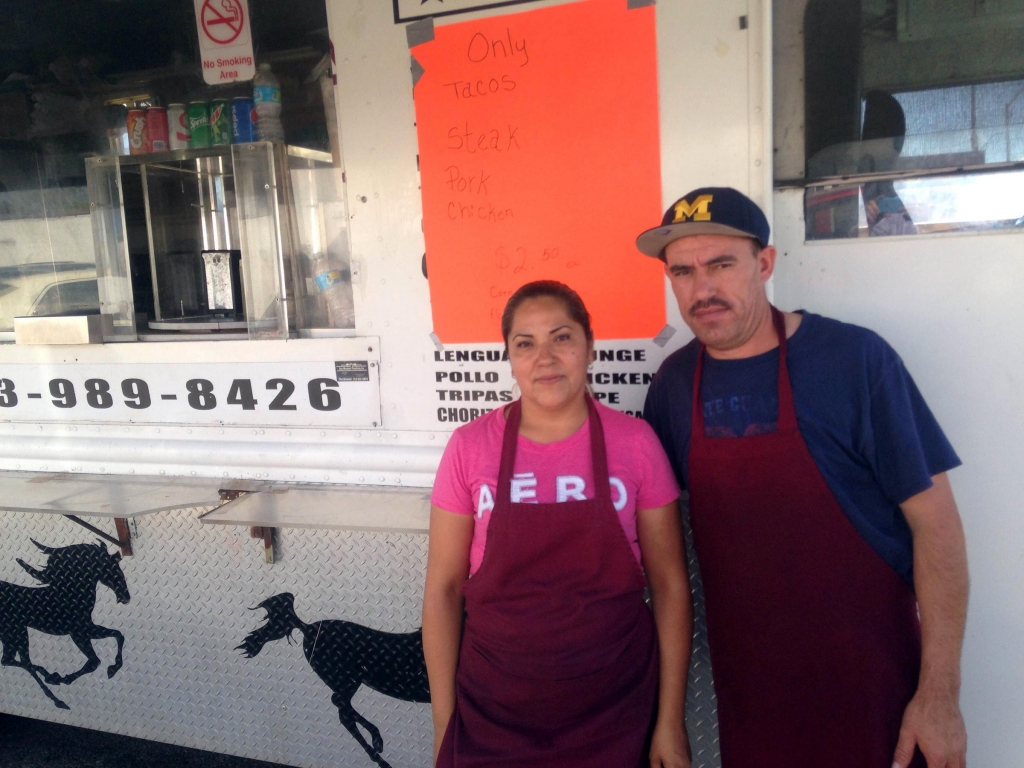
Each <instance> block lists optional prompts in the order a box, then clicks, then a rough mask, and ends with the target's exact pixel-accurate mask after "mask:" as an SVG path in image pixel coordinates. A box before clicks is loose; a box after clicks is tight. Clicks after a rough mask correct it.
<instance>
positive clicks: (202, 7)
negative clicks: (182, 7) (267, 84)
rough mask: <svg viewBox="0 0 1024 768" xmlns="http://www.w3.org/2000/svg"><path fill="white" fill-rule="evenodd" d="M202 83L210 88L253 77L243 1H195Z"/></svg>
mask: <svg viewBox="0 0 1024 768" xmlns="http://www.w3.org/2000/svg"><path fill="white" fill-rule="evenodd" d="M195 9H196V31H197V32H198V34H199V52H200V55H201V56H202V59H203V80H205V81H206V82H207V83H209V84H210V85H217V84H219V83H233V82H235V81H237V80H251V79H252V78H253V77H254V76H255V75H256V65H255V61H254V60H253V53H252V32H251V31H250V28H249V7H248V5H247V4H246V1H245V0H195Z"/></svg>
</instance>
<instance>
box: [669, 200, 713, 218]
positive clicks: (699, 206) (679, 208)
mask: <svg viewBox="0 0 1024 768" xmlns="http://www.w3.org/2000/svg"><path fill="white" fill-rule="evenodd" d="M713 198H714V195H701V196H700V197H698V198H697V199H696V200H694V201H693V203H688V202H686V200H680V201H679V202H678V203H676V217H675V218H674V219H672V223H673V224H678V223H679V222H680V221H686V220H687V219H691V218H692V219H693V220H694V221H711V213H710V212H709V211H708V205H710V204H711V200H712V199H713Z"/></svg>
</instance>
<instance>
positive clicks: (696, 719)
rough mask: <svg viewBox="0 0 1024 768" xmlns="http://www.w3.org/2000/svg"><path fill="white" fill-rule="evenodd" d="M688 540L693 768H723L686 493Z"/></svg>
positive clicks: (685, 531) (688, 696)
mask: <svg viewBox="0 0 1024 768" xmlns="http://www.w3.org/2000/svg"><path fill="white" fill-rule="evenodd" d="M679 502H680V507H681V509H682V514H683V534H684V536H685V539H686V562H687V566H688V567H689V570H690V590H691V591H692V592H693V651H692V653H691V656H690V677H689V681H688V682H687V686H686V730H687V733H688V734H689V736H690V750H691V752H692V754H693V768H721V765H722V755H721V751H720V750H719V747H718V699H717V698H716V697H715V688H714V681H713V679H712V676H711V653H710V652H709V651H708V628H707V621H706V620H705V618H704V585H703V583H702V582H701V578H700V567H699V566H698V565H697V555H696V554H695V552H694V550H693V529H692V528H691V527H690V505H689V500H688V497H687V494H686V492H685V491H684V492H683V498H682V499H680V500H679Z"/></svg>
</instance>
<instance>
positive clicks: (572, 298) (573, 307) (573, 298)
mask: <svg viewBox="0 0 1024 768" xmlns="http://www.w3.org/2000/svg"><path fill="white" fill-rule="evenodd" d="M548 296H549V297H551V298H552V299H558V300H559V301H560V302H562V304H564V305H565V311H566V312H568V313H569V317H571V318H572V319H573V320H575V321H576V322H577V323H579V324H580V325H581V326H583V333H584V334H585V335H586V337H587V341H593V340H594V331H593V329H592V328H591V327H590V313H589V312H587V307H586V305H584V303H583V299H581V298H580V295H579V294H578V293H576V291H574V290H573V289H572V288H570V287H569V286H568V285H566V284H565V283H560V282H558V281H557V280H536V281H534V282H532V283H527V284H526V285H524V286H523V287H522V288H520V289H519V290H518V291H516V292H515V293H513V294H512V295H511V296H510V297H509V300H508V303H507V304H505V311H504V312H502V313H501V336H502V338H504V339H505V349H508V335H509V334H510V333H512V320H513V319H515V316H516V310H517V309H519V307H520V305H521V304H522V303H523V302H524V301H527V300H528V299H539V298H543V297H548Z"/></svg>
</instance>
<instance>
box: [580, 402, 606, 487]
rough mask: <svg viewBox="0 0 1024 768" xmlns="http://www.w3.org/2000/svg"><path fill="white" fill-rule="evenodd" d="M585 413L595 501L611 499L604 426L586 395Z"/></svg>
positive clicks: (594, 406)
mask: <svg viewBox="0 0 1024 768" xmlns="http://www.w3.org/2000/svg"><path fill="white" fill-rule="evenodd" d="M586 398H587V412H588V413H589V415H590V460H591V463H592V464H593V474H594V487H595V488H596V490H595V491H594V498H595V499H607V500H611V498H612V489H611V485H610V484H609V482H608V454H607V452H606V450H605V444H604V425H602V424H601V414H599V413H598V412H597V405H596V404H595V403H594V398H592V397H591V396H590V393H587V395H586Z"/></svg>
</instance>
